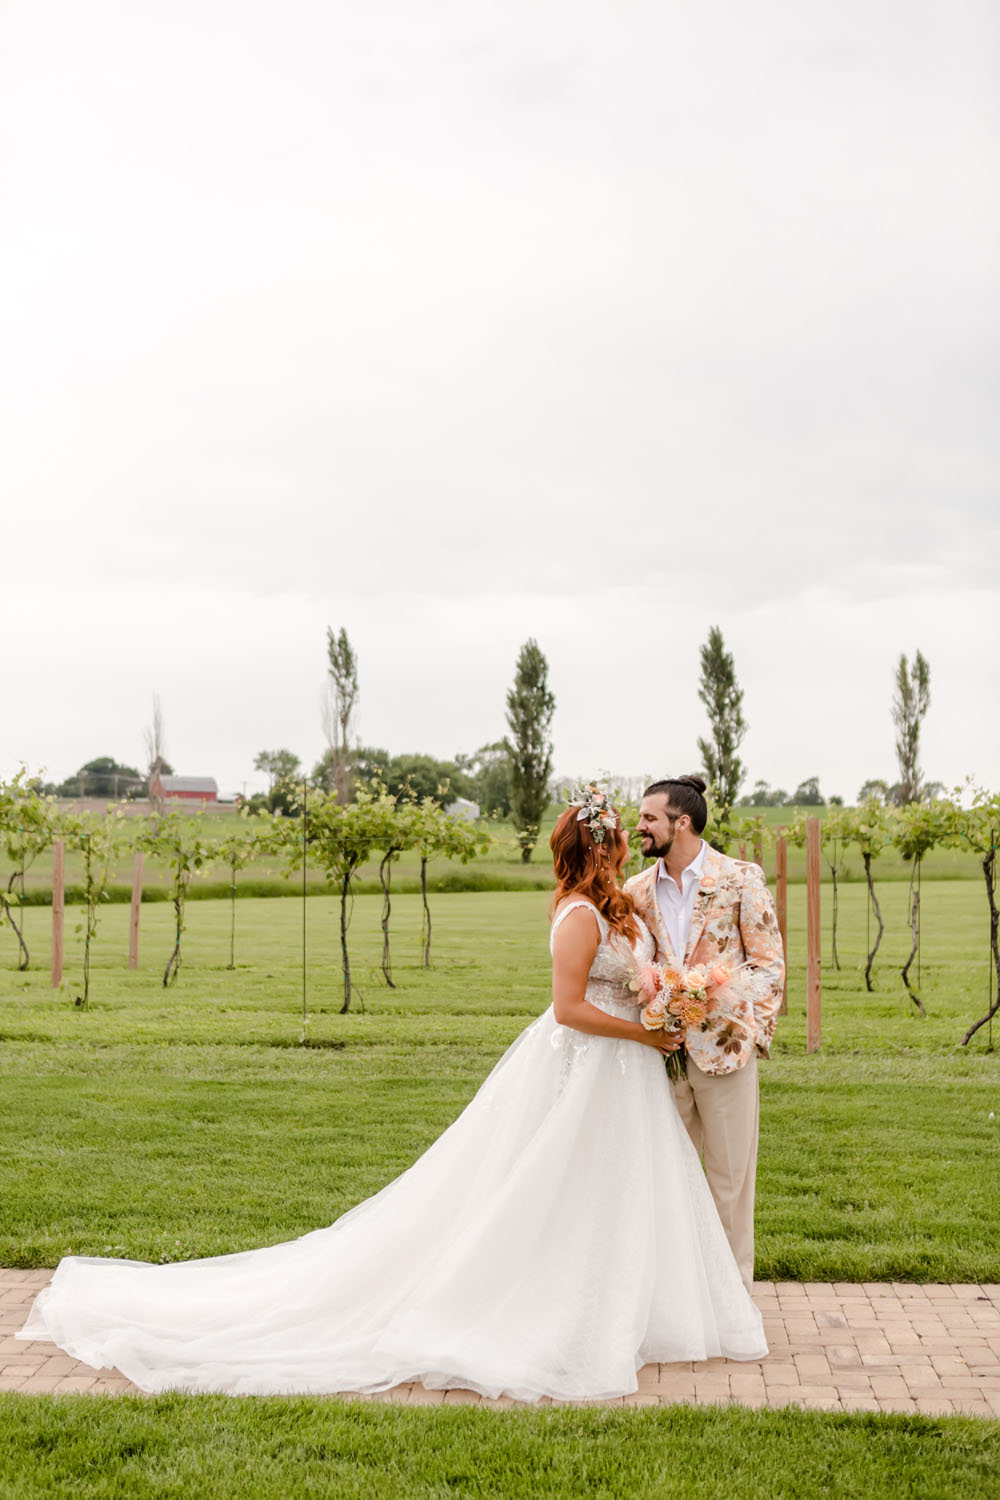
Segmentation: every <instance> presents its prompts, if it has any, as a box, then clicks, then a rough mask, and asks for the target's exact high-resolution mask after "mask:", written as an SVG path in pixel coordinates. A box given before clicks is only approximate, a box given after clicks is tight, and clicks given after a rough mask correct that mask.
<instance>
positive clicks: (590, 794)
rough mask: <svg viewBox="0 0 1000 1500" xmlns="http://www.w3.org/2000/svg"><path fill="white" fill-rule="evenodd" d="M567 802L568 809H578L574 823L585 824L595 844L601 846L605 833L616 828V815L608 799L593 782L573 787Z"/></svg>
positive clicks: (602, 790)
mask: <svg viewBox="0 0 1000 1500" xmlns="http://www.w3.org/2000/svg"><path fill="white" fill-rule="evenodd" d="M567 800H568V802H569V805H570V807H579V809H580V811H579V812H578V813H577V815H576V821H577V822H578V823H586V825H587V827H588V828H589V829H590V832H591V836H592V838H593V840H594V843H595V844H603V843H604V835H605V833H610V832H613V831H614V830H615V829H616V828H617V827H618V814H617V813H616V812H615V810H614V808H613V807H612V806H611V799H610V797H609V796H608V794H607V792H606V791H604V789H603V788H602V787H599V786H597V785H596V784H595V783H594V782H590V783H589V784H588V785H586V786H583V785H581V786H576V787H574V788H573V790H572V791H571V792H570V794H569V797H568V799H567Z"/></svg>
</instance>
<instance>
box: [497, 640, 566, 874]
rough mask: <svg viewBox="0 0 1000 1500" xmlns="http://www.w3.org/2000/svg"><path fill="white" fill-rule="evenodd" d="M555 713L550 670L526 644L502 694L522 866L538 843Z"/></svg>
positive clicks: (536, 647)
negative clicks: (550, 737)
mask: <svg viewBox="0 0 1000 1500" xmlns="http://www.w3.org/2000/svg"><path fill="white" fill-rule="evenodd" d="M555 707H556V700H555V696H554V694H553V693H552V692H550V690H549V664H548V662H547V661H546V660H545V657H544V656H543V654H542V652H541V650H540V649H539V645H538V642H537V641H535V640H529V641H525V643H524V645H523V646H522V647H521V651H520V655H519V656H518V658H517V669H516V671H515V674H514V686H513V687H512V688H511V689H510V691H509V692H508V694H507V723H508V725H509V726H510V736H509V738H507V739H506V740H505V741H504V745H505V747H506V750H507V754H508V755H509V757H510V806H511V818H512V820H513V823H514V827H515V828H516V829H517V841H518V843H519V844H520V846H521V859H522V860H523V861H524V863H525V864H527V863H528V862H529V860H530V859H531V853H532V850H533V849H534V847H535V844H536V843H537V842H538V829H539V826H540V825H541V821H542V815H543V814H544V812H545V809H546V807H547V806H548V801H549V777H550V776H551V775H552V741H551V740H550V739H549V730H550V728H551V725H552V715H553V714H554V713H555Z"/></svg>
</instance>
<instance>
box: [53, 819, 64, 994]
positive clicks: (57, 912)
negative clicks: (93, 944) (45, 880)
mask: <svg viewBox="0 0 1000 1500" xmlns="http://www.w3.org/2000/svg"><path fill="white" fill-rule="evenodd" d="M65 920H66V845H65V844H64V843H63V841H62V839H53V841H52V988H53V989H54V990H57V989H58V988H59V986H60V985H61V984H62V975H63V930H64V927H65Z"/></svg>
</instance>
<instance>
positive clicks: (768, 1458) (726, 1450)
mask: <svg viewBox="0 0 1000 1500" xmlns="http://www.w3.org/2000/svg"><path fill="white" fill-rule="evenodd" d="M0 1434H2V1436H3V1439H4V1442H3V1445H2V1446H0V1495H2V1496H3V1497H4V1500H27V1497H29V1496H30V1497H34V1496H38V1495H66V1496H69V1495H73V1496H77V1495H86V1497H87V1500H152V1497H156V1500H164V1497H171V1496H173V1497H184V1500H191V1497H208V1496H210V1497H212V1500H261V1497H265V1496H267V1497H279V1496H280V1497H283V1500H284V1497H291V1496H300V1495H301V1496H331V1497H333V1496H335V1497H337V1500H341V1497H342V1500H350V1497H356V1500H362V1497H366V1500H367V1497H371V1500H374V1497H377V1500H440V1497H444V1496H468V1497H473V1496H475V1497H503V1500H537V1497H549V1500H555V1497H561V1500H578V1497H579V1496H581V1495H591V1496H599V1497H611V1496H615V1497H617V1496H621V1497H628V1500H653V1497H657V1500H664V1497H672V1496H678V1497H684V1500H717V1497H718V1496H719V1495H722V1494H728V1495H732V1496H734V1497H738V1500H821V1497H822V1500H861V1497H869V1496H886V1497H897V1496H912V1497H934V1500H988V1497H989V1496H993V1495H996V1493H997V1489H996V1476H997V1466H998V1463H1000V1423H994V1422H983V1421H978V1420H976V1419H975V1418H963V1417H944V1418H937V1419H933V1420H932V1419H930V1418H921V1417H904V1416H901V1417H892V1416H869V1415H867V1414H866V1415H857V1416H842V1415H826V1414H823V1413H818V1412H801V1411H796V1410H792V1409H786V1410H783V1411H750V1410H747V1409H743V1408H738V1407H730V1408H728V1409H726V1410H722V1409H720V1408H717V1407H700V1408H697V1407H696V1408H690V1407H668V1408H662V1409H657V1410H649V1409H647V1410H645V1411H643V1410H631V1411H627V1410H621V1409H620V1408H619V1409H618V1410H585V1411H581V1410H541V1411H516V1412H502V1411H499V1412H497V1411H481V1410H476V1409H474V1408H468V1407H435V1408H428V1407H424V1408H419V1409H407V1408H405V1407H398V1406H391V1405H387V1404H381V1403H368V1402H365V1403H362V1402H356V1403H345V1402H340V1401H322V1400H313V1399H309V1400H306V1399H296V1400H271V1399H267V1400H264V1399H253V1398H242V1399H237V1400H233V1399H231V1398H226V1397H212V1396H199V1397H180V1396H161V1397H157V1398H155V1399H149V1398H146V1399H141V1398H131V1397H129V1398H125V1397H116V1398H111V1399H107V1398H103V1399H102V1398H95V1397H89V1396H75V1397H74V1396H70V1397H62V1398H58V1397H57V1398H52V1397H41V1396H17V1395H14V1396H6V1397H4V1396H0Z"/></svg>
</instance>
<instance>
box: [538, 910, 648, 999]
mask: <svg viewBox="0 0 1000 1500" xmlns="http://www.w3.org/2000/svg"><path fill="white" fill-rule="evenodd" d="M578 906H585V907H586V908H587V910H588V911H591V912H593V914H594V918H595V920H596V921H597V923H598V925H599V927H600V930H601V941H600V943H599V944H598V947H597V952H596V953H595V954H594V961H593V963H592V964H591V966H590V973H589V975H588V976H587V989H586V992H585V995H584V998H585V999H586V1000H587V1001H589V1003H590V1004H591V1005H593V1006H596V1007H597V1009H598V1010H603V1011H604V1012H605V1014H606V1015H609V1016H620V1017H621V1018H622V1019H623V1020H626V1021H634V1020H635V1019H636V1012H637V1009H638V1004H639V1001H638V998H637V997H636V995H635V994H634V993H633V991H632V990H630V989H629V987H628V986H629V980H630V979H631V978H632V976H633V975H634V974H635V971H636V969H637V968H639V967H640V965H642V964H647V963H651V962H652V960H653V955H654V953H655V951H656V942H655V940H654V938H653V937H652V935H651V934H650V932H649V931H648V929H647V928H646V927H645V925H644V924H643V922H642V921H641V919H640V918H639V917H636V922H637V923H638V926H639V936H638V938H637V940H636V941H635V942H634V943H630V942H629V941H628V939H627V938H625V937H622V935H621V933H618V932H615V931H614V930H613V929H612V928H611V926H610V925H609V923H608V921H607V919H606V918H605V917H603V916H602V915H601V913H600V912H599V911H598V910H597V907H596V906H594V905H593V903H592V902H590V901H584V900H578V901H567V903H566V905H565V906H563V907H562V908H561V909H560V911H559V912H558V914H557V915H556V919H555V921H554V922H553V923H552V932H551V934H550V937H549V948H550V950H551V948H552V943H553V940H554V938H555V935H556V931H557V929H558V927H559V924H560V922H561V921H562V920H563V918H564V917H565V916H567V915H568V914H569V912H571V911H573V910H574V909H575V908H576V907H578Z"/></svg>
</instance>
